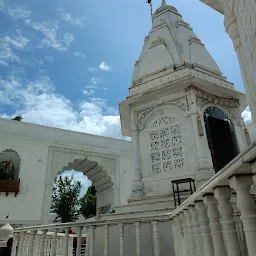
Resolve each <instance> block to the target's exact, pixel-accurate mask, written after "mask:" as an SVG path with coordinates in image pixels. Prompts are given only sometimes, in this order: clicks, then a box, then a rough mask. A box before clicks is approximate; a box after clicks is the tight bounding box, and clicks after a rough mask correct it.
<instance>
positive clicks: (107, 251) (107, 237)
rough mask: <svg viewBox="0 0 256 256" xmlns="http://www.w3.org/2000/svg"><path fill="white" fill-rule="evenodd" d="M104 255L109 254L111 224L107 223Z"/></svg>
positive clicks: (107, 255)
mask: <svg viewBox="0 0 256 256" xmlns="http://www.w3.org/2000/svg"><path fill="white" fill-rule="evenodd" d="M104 244H105V245H104V256H109V225H108V224H106V225H105V234H104Z"/></svg>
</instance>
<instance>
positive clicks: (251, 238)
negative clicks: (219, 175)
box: [230, 175, 256, 256]
mask: <svg viewBox="0 0 256 256" xmlns="http://www.w3.org/2000/svg"><path fill="white" fill-rule="evenodd" d="M252 184H253V180H252V176H251V175H240V176H237V175H234V176H233V177H231V179H230V185H231V187H232V188H234V189H235V191H236V194H237V207H238V209H239V210H240V213H241V220H242V222H243V226H244V233H245V239H246V245H247V249H248V255H249V256H253V255H255V253H256V208H255V202H254V200H253V198H252V196H251V194H250V188H251V185H252Z"/></svg>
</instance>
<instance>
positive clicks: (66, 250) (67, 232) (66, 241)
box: [63, 228, 70, 256]
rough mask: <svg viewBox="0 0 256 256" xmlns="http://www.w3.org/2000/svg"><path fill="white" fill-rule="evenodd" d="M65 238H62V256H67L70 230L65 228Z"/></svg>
mask: <svg viewBox="0 0 256 256" xmlns="http://www.w3.org/2000/svg"><path fill="white" fill-rule="evenodd" d="M64 231H65V236H64V246H63V256H68V243H69V241H68V240H69V231H70V228H65V229H64Z"/></svg>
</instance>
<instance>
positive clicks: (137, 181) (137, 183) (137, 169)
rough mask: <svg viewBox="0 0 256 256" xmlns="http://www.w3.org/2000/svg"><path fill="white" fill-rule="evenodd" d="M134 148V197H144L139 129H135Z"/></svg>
mask: <svg viewBox="0 0 256 256" xmlns="http://www.w3.org/2000/svg"><path fill="white" fill-rule="evenodd" d="M132 147H133V161H134V162H133V164H134V180H133V185H132V196H133V197H136V196H142V195H144V192H143V188H144V184H143V182H142V173H141V160H140V141H139V129H138V127H134V129H133V132H132Z"/></svg>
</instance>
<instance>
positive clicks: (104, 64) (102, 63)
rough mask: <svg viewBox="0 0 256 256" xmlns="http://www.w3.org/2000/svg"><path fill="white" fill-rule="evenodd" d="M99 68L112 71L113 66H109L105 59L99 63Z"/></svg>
mask: <svg viewBox="0 0 256 256" xmlns="http://www.w3.org/2000/svg"><path fill="white" fill-rule="evenodd" d="M99 69H100V70H102V71H110V70H111V67H110V66H108V65H107V64H106V63H105V62H104V61H102V62H101V63H100V64H99Z"/></svg>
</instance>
